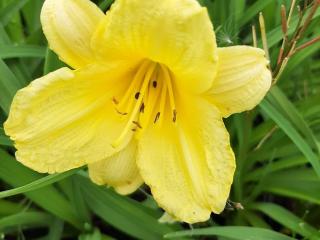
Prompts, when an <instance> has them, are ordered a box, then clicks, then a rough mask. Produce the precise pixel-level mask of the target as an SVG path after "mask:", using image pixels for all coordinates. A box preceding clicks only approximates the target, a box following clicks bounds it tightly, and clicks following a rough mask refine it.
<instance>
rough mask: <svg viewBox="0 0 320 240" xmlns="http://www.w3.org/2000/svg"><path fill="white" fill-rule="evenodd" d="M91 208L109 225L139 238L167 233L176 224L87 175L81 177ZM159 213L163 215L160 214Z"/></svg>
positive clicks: (156, 236)
mask: <svg viewBox="0 0 320 240" xmlns="http://www.w3.org/2000/svg"><path fill="white" fill-rule="evenodd" d="M78 182H79V184H80V186H82V190H83V193H84V197H85V199H86V201H87V203H88V206H89V208H90V209H91V210H92V211H93V212H94V213H95V214H97V215H98V216H100V217H101V218H102V219H103V220H105V221H106V222H107V223H109V224H110V225H112V226H114V227H116V228H117V229H120V230H121V231H123V232H125V233H127V234H129V235H131V236H134V237H136V238H138V239H147V240H152V239H161V238H162V236H163V235H164V234H165V233H168V232H171V231H173V230H175V228H174V227H173V226H168V225H166V224H160V223H159V222H158V220H157V218H154V217H153V216H152V215H150V214H148V211H150V209H148V211H147V210H146V209H147V207H144V206H143V205H141V204H139V203H138V202H135V201H134V200H131V199H129V198H125V197H122V196H120V195H118V194H117V193H115V192H113V191H112V190H111V189H106V188H101V187H98V186H96V185H94V184H93V183H91V182H90V180H88V179H86V178H85V177H79V179H78ZM159 217H160V216H159Z"/></svg>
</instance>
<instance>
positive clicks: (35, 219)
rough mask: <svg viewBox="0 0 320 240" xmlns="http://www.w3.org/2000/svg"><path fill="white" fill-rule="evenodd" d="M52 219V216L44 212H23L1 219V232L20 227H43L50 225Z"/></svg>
mask: <svg viewBox="0 0 320 240" xmlns="http://www.w3.org/2000/svg"><path fill="white" fill-rule="evenodd" d="M51 221H52V216H50V215H49V214H46V213H42V212H22V213H17V214H15V215H11V216H8V217H4V218H1V219H0V232H2V231H3V232H8V231H10V230H16V228H18V227H19V228H20V227H24V228H26V227H33V226H37V227H41V226H48V225H50V223H51Z"/></svg>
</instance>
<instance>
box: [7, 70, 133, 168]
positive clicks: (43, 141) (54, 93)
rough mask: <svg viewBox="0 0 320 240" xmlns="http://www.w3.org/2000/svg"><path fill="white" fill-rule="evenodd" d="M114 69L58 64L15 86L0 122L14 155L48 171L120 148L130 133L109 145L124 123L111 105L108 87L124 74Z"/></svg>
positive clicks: (110, 153)
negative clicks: (117, 143)
mask: <svg viewBox="0 0 320 240" xmlns="http://www.w3.org/2000/svg"><path fill="white" fill-rule="evenodd" d="M119 67H120V68H122V67H123V66H119ZM117 68H118V66H117V67H109V68H108V67H106V66H103V67H97V66H91V67H88V68H86V69H83V70H77V71H72V70H70V69H68V68H62V69H59V70H57V71H55V72H52V73H50V74H48V75H46V76H44V77H42V78H40V79H37V80H35V81H33V82H32V83H31V84H30V85H29V86H28V87H26V88H23V89H22V90H20V91H19V92H18V93H17V95H16V96H15V98H14V100H13V103H12V106H11V111H10V115H9V118H8V120H7V121H6V123H5V125H4V126H5V131H6V133H7V134H8V135H9V136H10V137H11V139H12V140H14V141H15V146H16V148H17V153H16V157H17V159H18V160H19V161H20V162H22V163H23V164H25V165H26V166H28V167H30V168H32V169H34V170H36V171H39V172H49V173H54V172H62V171H66V170H69V169H71V168H76V167H79V166H82V165H84V164H86V163H91V162H95V161H98V160H101V159H105V158H106V157H109V156H110V155H112V154H114V153H115V152H117V151H119V150H121V148H123V147H124V146H125V145H126V144H127V142H129V141H130V138H129V137H128V138H129V139H128V141H127V142H125V143H123V144H122V146H119V148H117V149H115V148H113V147H112V146H111V142H112V140H114V139H115V138H116V137H118V135H119V133H120V131H121V130H122V128H123V124H125V122H124V121H122V120H121V119H120V118H119V114H118V113H117V112H116V111H115V109H114V106H113V105H112V100H111V99H112V91H113V90H114V87H113V88H112V86H117V85H115V82H119V79H126V78H128V76H127V75H126V74H128V73H126V72H125V71H119V70H118V69H117ZM118 85H119V84H118Z"/></svg>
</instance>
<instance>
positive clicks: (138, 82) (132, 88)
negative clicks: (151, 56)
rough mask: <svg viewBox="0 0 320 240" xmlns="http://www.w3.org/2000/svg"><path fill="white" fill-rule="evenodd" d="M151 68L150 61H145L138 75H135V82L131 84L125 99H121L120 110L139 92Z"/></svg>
mask: <svg viewBox="0 0 320 240" xmlns="http://www.w3.org/2000/svg"><path fill="white" fill-rule="evenodd" d="M148 67H149V62H148V61H144V62H143V63H142V65H141V67H139V69H138V71H137V73H136V74H135V76H134V78H133V80H132V84H130V87H129V88H128V90H127V91H126V93H125V95H124V96H123V98H122V99H121V101H120V102H119V104H118V108H121V107H123V105H124V104H125V103H127V101H128V99H129V98H130V96H132V95H133V92H134V91H137V90H138V89H139V86H140V85H141V81H143V79H144V77H143V76H144V75H145V73H146V71H147V68H148Z"/></svg>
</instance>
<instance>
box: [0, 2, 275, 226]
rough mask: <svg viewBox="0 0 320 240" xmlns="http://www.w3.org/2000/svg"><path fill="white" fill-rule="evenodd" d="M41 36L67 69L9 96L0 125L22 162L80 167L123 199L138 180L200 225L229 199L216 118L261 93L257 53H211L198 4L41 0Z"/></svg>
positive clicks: (53, 168)
mask: <svg viewBox="0 0 320 240" xmlns="http://www.w3.org/2000/svg"><path fill="white" fill-rule="evenodd" d="M41 22H42V26H43V30H44V33H45V35H46V37H47V39H48V42H49V45H50V47H51V49H53V50H54V51H55V52H56V53H57V54H58V55H59V57H60V58H61V60H63V61H64V62H65V63H66V64H68V65H69V66H70V67H71V68H73V69H74V70H72V69H71V68H66V67H65V68H61V69H59V70H57V71H54V72H52V73H49V74H48V75H46V76H44V77H41V78H39V79H37V80H35V81H33V82H32V83H31V84H30V85H29V86H28V87H26V88H24V89H21V90H20V91H19V92H18V93H17V95H16V96H15V98H14V100H13V103H12V106H11V111H10V114H9V118H8V120H7V121H6V123H5V131H6V133H7V134H8V135H9V136H10V137H11V139H12V140H14V142H15V146H16V148H17V152H16V157H17V159H18V160H19V161H20V162H21V163H23V164H24V165H26V166H28V167H30V168H32V169H34V170H36V171H39V172H47V173H55V172H63V171H67V170H69V169H73V168H77V167H80V166H83V165H86V164H87V165H88V167H89V174H90V177H91V179H92V180H93V181H94V182H96V183H97V184H105V185H109V186H112V187H114V188H115V190H116V191H118V192H119V193H121V194H129V193H131V192H133V191H135V190H136V189H137V188H138V187H139V186H140V185H141V184H142V183H143V182H144V183H146V184H147V185H148V186H149V187H150V188H151V191H152V194H153V196H154V198H155V200H156V201H157V202H158V204H159V206H161V207H162V208H163V209H164V210H165V211H166V212H167V213H168V214H170V215H171V216H172V217H173V218H174V219H176V220H180V221H185V222H188V223H194V222H200V221H206V220H207V219H208V218H209V216H210V213H211V212H214V213H220V212H221V211H222V210H223V209H224V207H225V203H226V200H227V198H228V195H229V191H230V186H231V183H232V180H233V174H234V170H235V158H234V154H233V151H232V149H231V147H230V143H229V134H228V132H227V130H226V128H225V126H224V123H223V120H222V118H223V117H227V116H229V115H231V114H233V113H237V112H242V111H245V110H249V109H252V108H253V107H254V106H256V105H257V104H258V103H259V102H260V101H261V99H262V98H263V97H264V95H265V94H266V92H267V91H268V89H269V87H270V83H271V74H270V71H269V70H268V69H267V67H266V66H267V60H266V58H265V56H264V51H263V50H261V49H257V48H253V47H248V46H234V47H227V48H218V47H217V45H216V41H215V34H214V31H213V27H212V24H211V22H210V20H209V17H208V13H207V10H206V9H205V8H203V7H201V6H200V5H199V4H198V2H197V1H196V0H162V1H158V0H116V2H115V3H114V4H113V5H112V7H111V10H110V11H108V12H107V14H106V15H104V14H103V12H101V11H100V10H99V8H98V7H97V6H95V5H94V4H93V3H92V2H90V1H89V0H68V1H65V0H46V1H45V2H44V5H43V9H42V12H41Z"/></svg>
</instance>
